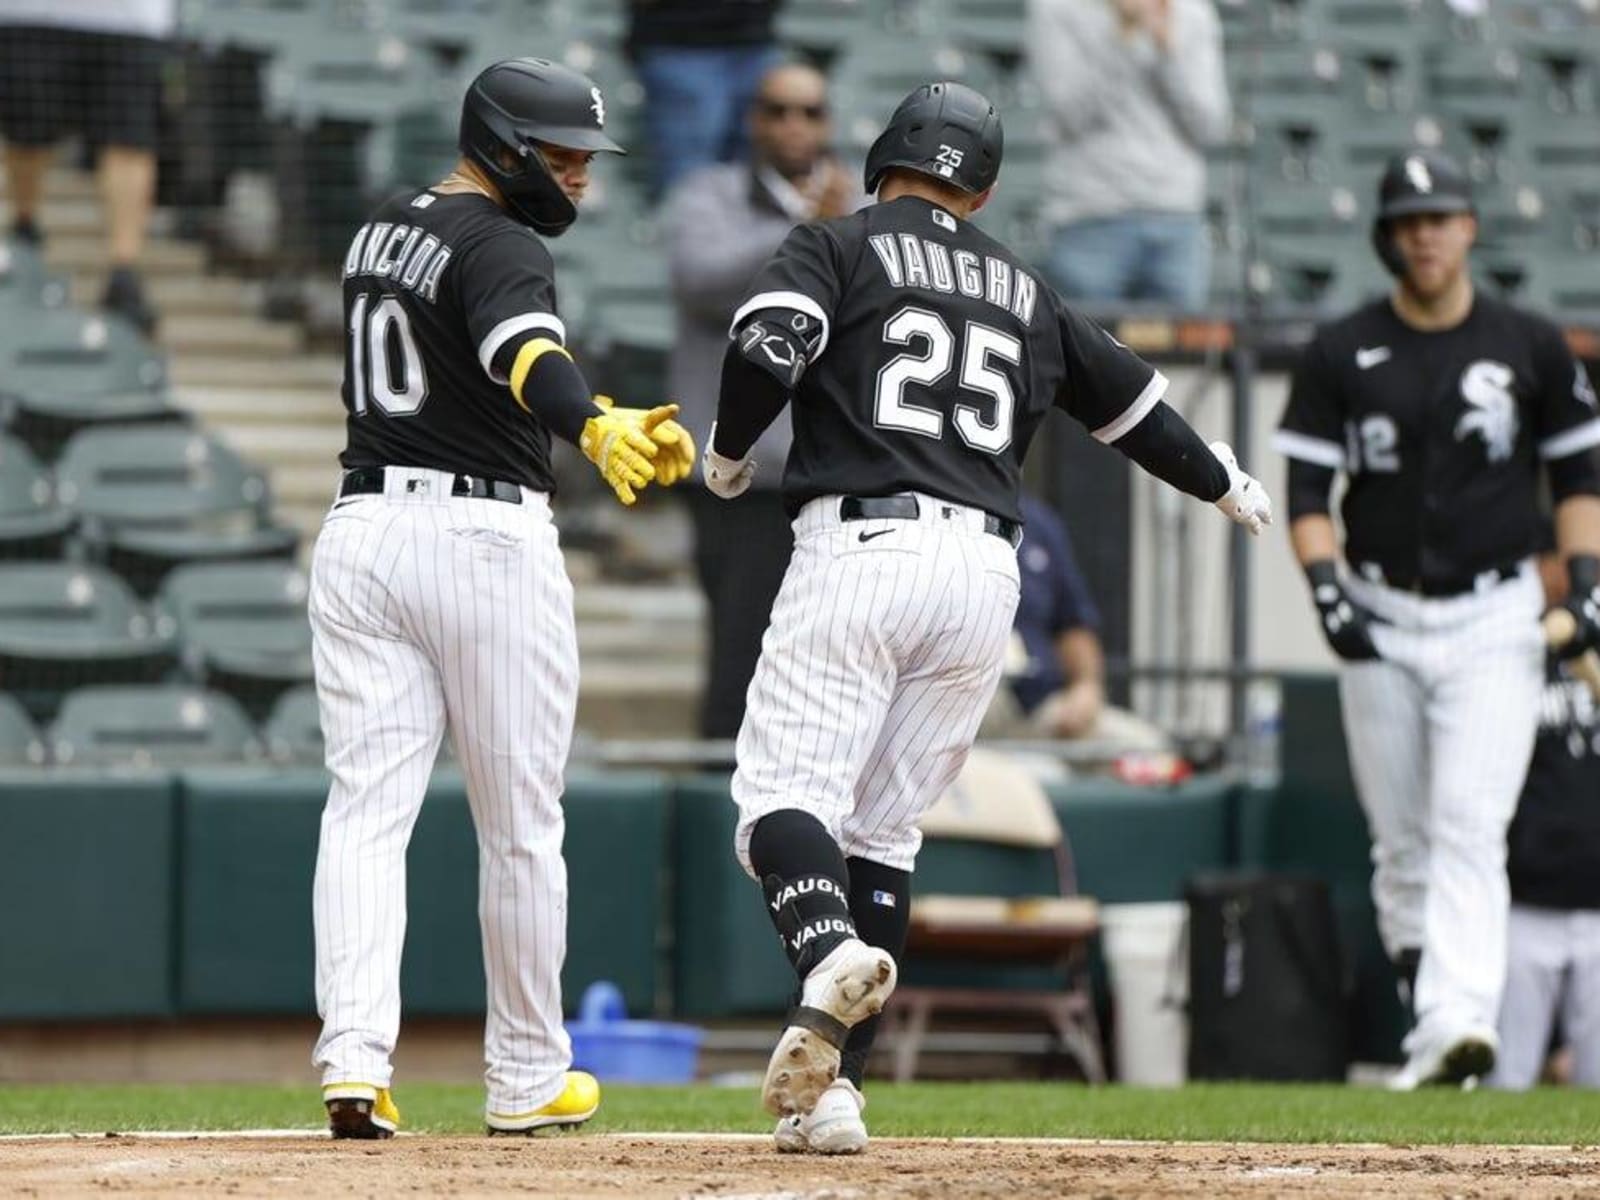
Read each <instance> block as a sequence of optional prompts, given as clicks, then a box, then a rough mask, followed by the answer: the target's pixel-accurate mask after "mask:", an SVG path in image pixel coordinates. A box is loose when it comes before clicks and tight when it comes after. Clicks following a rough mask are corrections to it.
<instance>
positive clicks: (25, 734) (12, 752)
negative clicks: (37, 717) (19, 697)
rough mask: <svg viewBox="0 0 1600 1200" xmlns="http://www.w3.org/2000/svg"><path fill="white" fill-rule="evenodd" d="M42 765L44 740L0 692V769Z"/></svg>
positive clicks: (25, 714) (23, 712)
mask: <svg viewBox="0 0 1600 1200" xmlns="http://www.w3.org/2000/svg"><path fill="white" fill-rule="evenodd" d="M44 762H45V746H44V739H43V738H42V737H40V736H39V731H38V729H36V728H35V727H34V724H33V721H32V719H31V718H29V716H28V712H27V710H26V709H25V708H23V707H22V705H21V704H19V703H17V701H16V699H15V698H14V697H12V696H8V695H6V694H5V693H4V692H0V766H4V767H38V766H43V765H44Z"/></svg>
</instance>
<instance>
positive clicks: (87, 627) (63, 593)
mask: <svg viewBox="0 0 1600 1200" xmlns="http://www.w3.org/2000/svg"><path fill="white" fill-rule="evenodd" d="M173 650H174V643H173V625H172V621H171V619H170V618H165V617H161V616H159V615H152V614H151V613H150V612H149V611H148V610H147V609H146V608H145V607H144V606H143V605H142V604H141V603H140V602H139V600H138V598H137V597H136V596H135V595H134V594H133V591H132V589H131V588H129V587H128V585H127V584H126V583H124V582H123V581H122V580H121V579H118V578H117V577H116V576H115V575H113V574H112V573H111V572H110V571H107V570H106V569H105V568H103V567H97V566H86V565H80V564H73V563H26V564H20V563H7V564H3V565H0V680H4V682H5V687H6V689H7V690H8V691H10V692H12V693H13V694H14V695H16V696H17V698H18V699H19V700H21V701H22V703H23V704H24V705H25V706H26V707H27V708H28V710H29V711H30V712H31V713H32V714H33V715H34V716H35V717H39V718H42V717H44V716H47V715H48V714H49V713H51V712H52V711H53V710H54V708H55V705H56V704H57V703H58V702H59V700H60V697H61V694H62V693H63V692H65V691H67V690H68V689H70V688H74V687H80V686H83V685H85V684H93V683H147V682H153V681H155V680H157V679H159V678H161V677H162V675H163V674H165V672H166V671H167V670H169V669H170V668H171V666H172V662H173Z"/></svg>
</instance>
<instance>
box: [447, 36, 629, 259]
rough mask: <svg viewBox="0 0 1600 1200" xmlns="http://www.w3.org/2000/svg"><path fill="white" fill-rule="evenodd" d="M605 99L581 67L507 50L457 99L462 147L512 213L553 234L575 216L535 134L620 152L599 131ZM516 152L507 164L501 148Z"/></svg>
mask: <svg viewBox="0 0 1600 1200" xmlns="http://www.w3.org/2000/svg"><path fill="white" fill-rule="evenodd" d="M605 123H606V103H605V99H604V98H603V97H602V96H601V95H600V88H599V86H598V85H596V83H595V81H594V80H592V79H590V78H589V77H588V76H587V75H585V74H583V73H582V72H581V71H574V70H573V69H572V68H571V67H565V66H562V65H561V64H560V63H556V62H550V61H549V60H548V59H543V58H510V59H507V60H506V61H504V62H497V63H495V64H494V66H492V67H488V68H486V69H485V70H484V71H483V72H482V73H480V74H479V76H478V77H477V78H476V79H474V80H473V81H472V86H470V87H469V88H467V95H466V98H465V99H464V100H462V102H461V137H460V146H461V153H462V154H464V155H465V156H466V157H467V158H469V159H471V160H472V161H473V162H475V163H477V164H478V166H479V167H481V168H482V169H483V171H484V173H485V174H487V175H488V176H489V178H490V179H492V180H494V184H495V186H496V187H497V188H499V189H500V194H501V195H502V196H504V197H505V200H506V204H507V206H508V207H509V208H510V209H511V211H512V212H513V213H514V214H516V216H517V217H518V218H519V219H520V220H522V221H523V222H525V223H526V224H529V225H532V226H533V227H534V228H535V229H537V230H538V231H539V232H540V233H542V234H546V235H549V236H552V237H553V236H555V235H556V234H558V233H561V232H562V231H563V230H565V229H566V228H567V226H569V225H571V224H572V222H573V221H575V220H577V218H578V209H577V207H576V206H575V205H574V204H573V203H572V201H571V200H569V199H567V196H566V193H564V192H563V191H562V190H561V187H560V185H559V184H557V183H556V181H555V177H554V176H552V175H551V174H550V169H549V167H547V166H546V165H545V161H544V156H543V155H541V154H540V153H539V151H538V147H537V146H536V145H535V144H534V143H536V142H545V143H547V144H549V145H552V146H564V147H567V148H569V149H572V150H605V151H609V152H610V153H612V154H623V153H625V151H624V150H623V149H622V147H621V146H619V145H617V144H616V143H615V142H613V141H612V140H611V139H610V138H609V137H607V136H606V134H605ZM502 150H509V151H511V153H512V154H513V155H515V156H516V160H517V165H516V166H514V167H512V168H510V169H509V170H508V169H507V168H506V167H505V166H503V165H502V164H501V161H500V159H501V153H500V152H501V151H502Z"/></svg>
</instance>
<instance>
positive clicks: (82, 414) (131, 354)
mask: <svg viewBox="0 0 1600 1200" xmlns="http://www.w3.org/2000/svg"><path fill="white" fill-rule="evenodd" d="M165 382H166V364H165V362H164V360H163V358H162V356H161V354H160V353H159V352H158V351H157V350H155V349H154V348H153V347H152V346H151V345H150V344H149V343H148V342H146V341H145V340H144V339H143V338H142V337H140V336H139V334H138V332H137V331H136V330H135V329H134V328H133V327H132V326H131V325H129V324H127V323H126V322H124V321H121V320H119V319H116V318H113V317H106V316H104V315H101V314H98V313H84V312H80V311H78V310H77V309H72V308H53V309H47V308H40V309H35V310H33V311H30V312H26V313H22V314H18V315H16V316H15V319H14V320H12V321H11V322H9V328H8V330H7V331H6V333H5V334H3V335H0V411H4V412H5V413H6V414H7V420H6V424H7V425H9V426H10V428H11V430H12V432H13V433H15V434H16V435H17V436H19V437H21V438H23V440H25V441H27V442H28V443H29V445H31V446H33V448H34V449H35V450H37V451H38V452H39V453H40V455H42V456H43V457H45V458H46V459H49V458H53V457H54V456H55V455H56V454H57V453H59V451H60V449H61V446H62V445H63V444H64V443H65V441H66V439H67V438H68V437H70V436H71V434H72V433H74V432H76V431H77V430H78V429H80V428H82V427H84V426H86V425H92V424H98V423H100V422H103V421H126V420H174V419H177V418H178V417H179V416H181V414H179V413H177V412H176V411H175V410H174V409H173V408H172V406H171V404H170V402H169V401H168V399H167V395H166V390H165Z"/></svg>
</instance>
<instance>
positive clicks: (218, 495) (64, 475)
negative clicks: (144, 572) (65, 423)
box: [56, 425, 269, 528]
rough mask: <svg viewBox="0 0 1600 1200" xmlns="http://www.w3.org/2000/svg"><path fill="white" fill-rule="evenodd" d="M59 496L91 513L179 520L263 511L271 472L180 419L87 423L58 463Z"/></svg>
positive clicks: (141, 520) (110, 519)
mask: <svg viewBox="0 0 1600 1200" xmlns="http://www.w3.org/2000/svg"><path fill="white" fill-rule="evenodd" d="M56 477H57V482H58V485H59V489H60V496H61V501H62V503H64V504H67V505H70V506H71V507H73V508H74V509H76V510H77V511H78V512H80V513H81V514H82V515H83V516H84V518H85V519H86V520H90V521H98V522H103V523H106V524H112V525H165V526H167V527H169V528H171V527H175V526H182V525H185V524H189V523H192V522H195V521H198V520H200V519H203V518H209V517H219V516H233V515H240V514H243V515H245V516H247V517H254V516H257V515H259V514H262V513H264V512H265V511H266V510H267V506H268V503H269V497H268V490H267V479H266V476H265V475H263V474H262V473H261V472H260V471H257V470H254V469H252V468H251V467H248V466H246V464H245V463H244V462H243V461H242V460H241V459H240V458H239V457H238V456H237V455H236V454H234V453H233V451H232V450H230V449H228V447H227V446H225V445H224V444H223V443H222V442H220V441H218V440H217V439H216V438H215V437H213V436H211V435H209V434H205V433H202V432H200V431H198V430H193V429H186V428H181V427H176V426H162V425H154V426H134V427H131V428H123V429H108V428H102V429H88V430H85V431H84V432H82V433H80V434H78V435H77V436H76V437H74V438H73V439H72V441H71V442H69V443H68V444H67V448H66V450H65V452H64V453H63V454H62V456H61V460H60V462H59V463H57V465H56Z"/></svg>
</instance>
